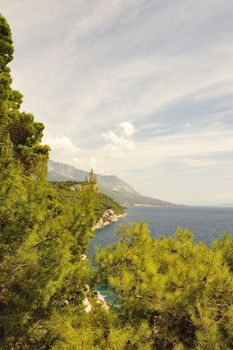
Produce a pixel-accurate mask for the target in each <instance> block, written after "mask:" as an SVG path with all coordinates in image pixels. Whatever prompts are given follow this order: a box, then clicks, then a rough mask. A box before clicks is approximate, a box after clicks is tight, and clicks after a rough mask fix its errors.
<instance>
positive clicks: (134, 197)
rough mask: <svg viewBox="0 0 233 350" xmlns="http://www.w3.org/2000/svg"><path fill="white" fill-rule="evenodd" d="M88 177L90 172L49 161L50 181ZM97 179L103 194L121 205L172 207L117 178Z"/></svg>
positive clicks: (111, 176) (79, 179) (102, 176)
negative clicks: (144, 194) (139, 191)
mask: <svg viewBox="0 0 233 350" xmlns="http://www.w3.org/2000/svg"><path fill="white" fill-rule="evenodd" d="M87 175H88V172H86V171H84V170H79V169H76V168H75V167H73V166H71V165H68V164H63V163H58V162H54V161H52V160H50V161H49V169H48V180H50V181H64V180H76V181H82V180H84V179H85V176H87ZM97 177H98V183H99V186H100V190H101V192H103V193H106V194H107V195H109V196H110V197H112V198H113V199H115V200H116V201H118V202H119V203H121V204H125V205H136V204H139V205H160V206H170V205H172V204H171V203H169V202H165V201H162V200H159V199H156V198H151V197H146V196H143V195H141V194H140V193H138V192H137V191H136V190H135V189H134V188H133V187H132V186H130V185H129V184H127V183H126V182H124V181H123V180H121V179H119V177H117V176H114V175H98V174H97Z"/></svg>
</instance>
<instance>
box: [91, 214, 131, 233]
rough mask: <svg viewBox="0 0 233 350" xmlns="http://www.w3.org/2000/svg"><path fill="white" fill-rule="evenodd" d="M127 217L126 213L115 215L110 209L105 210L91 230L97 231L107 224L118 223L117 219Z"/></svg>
mask: <svg viewBox="0 0 233 350" xmlns="http://www.w3.org/2000/svg"><path fill="white" fill-rule="evenodd" d="M125 216H127V213H126V212H124V213H122V214H115V213H114V211H113V210H112V209H107V210H106V211H105V212H104V214H103V216H102V217H101V218H100V219H99V221H98V222H97V223H96V224H95V226H94V228H93V230H98V229H100V228H103V227H105V226H107V225H109V224H112V223H113V222H116V221H118V220H119V219H121V218H123V217H125Z"/></svg>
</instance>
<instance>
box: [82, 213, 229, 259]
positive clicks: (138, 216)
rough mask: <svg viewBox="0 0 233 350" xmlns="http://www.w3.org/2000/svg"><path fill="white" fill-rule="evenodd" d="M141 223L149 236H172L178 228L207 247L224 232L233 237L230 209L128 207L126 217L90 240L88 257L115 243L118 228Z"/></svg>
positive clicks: (99, 231)
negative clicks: (146, 225) (95, 251)
mask: <svg viewBox="0 0 233 350" xmlns="http://www.w3.org/2000/svg"><path fill="white" fill-rule="evenodd" d="M140 220H144V221H145V222H146V223H147V224H148V226H149V228H150V231H151V234H152V236H154V237H159V236H160V235H161V234H164V235H167V236H169V235H171V234H172V233H174V232H175V231H176V229H177V227H182V228H188V229H189V230H190V231H192V232H193V234H194V235H195V240H196V241H197V242H198V241H204V242H206V243H207V244H208V245H210V244H211V242H212V241H213V240H214V239H216V238H218V237H219V236H221V235H222V234H223V233H224V232H225V231H227V232H230V233H233V208H207V207H147V208H142V207H130V208H128V216H127V217H125V218H123V219H121V220H120V221H118V222H116V223H114V224H112V225H109V226H106V227H105V228H103V229H101V230H98V231H97V232H96V236H95V238H93V239H92V240H91V243H90V247H89V252H88V253H89V254H93V253H94V250H95V246H96V245H101V246H105V245H108V244H111V243H113V242H116V241H117V237H116V236H115V232H116V230H117V229H118V227H119V225H121V224H125V223H127V222H134V221H140Z"/></svg>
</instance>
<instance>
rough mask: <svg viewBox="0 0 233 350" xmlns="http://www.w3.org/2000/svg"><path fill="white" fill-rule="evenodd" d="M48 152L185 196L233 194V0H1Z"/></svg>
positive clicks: (148, 190) (22, 82)
mask: <svg viewBox="0 0 233 350" xmlns="http://www.w3.org/2000/svg"><path fill="white" fill-rule="evenodd" d="M0 11H1V12H2V14H3V15H4V16H5V17H6V18H7V19H8V21H9V23H10V25H11V28H12V32H13V38H14V45H15V58H14V62H13V63H12V65H11V67H12V75H13V79H14V87H16V88H17V89H19V90H20V91H21V92H22V93H23V94H24V104H23V109H24V110H26V111H28V112H31V113H33V114H34V115H35V117H36V119H37V120H39V121H42V122H43V123H44V124H45V126H46V135H45V141H46V142H47V143H49V144H50V146H51V147H52V152H51V158H52V159H53V160H57V161H61V162H64V163H68V164H71V165H74V166H76V167H78V168H82V169H90V167H94V170H95V171H96V172H99V173H106V174H115V175H118V176H120V177H121V178H123V179H124V180H126V181H127V182H129V183H130V184H131V185H133V186H134V187H135V188H136V189H137V190H138V191H140V192H141V193H143V194H147V195H151V196H155V197H157V198H160V199H164V200H169V201H173V202H177V203H194V204H221V203H233V20H232V18H233V1H232V0H204V1H203V0H37V1H32V0H0Z"/></svg>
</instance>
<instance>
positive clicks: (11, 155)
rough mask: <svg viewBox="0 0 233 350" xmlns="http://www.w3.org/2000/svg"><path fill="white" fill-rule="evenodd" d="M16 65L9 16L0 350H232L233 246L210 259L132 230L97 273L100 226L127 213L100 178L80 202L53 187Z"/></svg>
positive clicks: (1, 21)
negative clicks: (93, 245)
mask: <svg viewBox="0 0 233 350" xmlns="http://www.w3.org/2000/svg"><path fill="white" fill-rule="evenodd" d="M12 59H13V43H12V38H11V31H10V27H9V25H8V23H7V21H6V20H5V18H4V17H3V16H1V15H0V349H2V350H190V349H193V350H221V349H224V350H231V349H232V348H233V236H232V235H230V234H225V235H224V236H223V237H222V238H221V239H219V240H218V241H216V242H213V245H212V247H207V246H206V245H205V244H204V243H199V244H196V243H195V241H194V240H193V237H192V234H191V233H190V232H189V231H183V230H182V229H179V230H178V231H177V232H176V233H175V234H174V235H173V236H172V237H170V238H165V237H161V238H160V239H153V238H152V237H151V235H150V232H149V231H148V228H147V226H146V224H145V223H143V222H142V223H139V224H136V223H133V224H131V225H129V226H123V227H121V229H120V230H119V232H118V233H117V235H118V238H119V240H118V243H116V244H113V245H111V246H108V247H106V248H103V249H99V250H98V252H97V254H96V256H95V258H94V263H93V264H91V263H90V262H89V261H87V259H86V256H85V252H86V250H87V247H88V244H89V240H90V238H91V237H92V236H93V226H94V224H95V222H96V217H95V216H98V215H101V212H102V211H103V210H104V209H105V207H106V206H108V205H110V204H111V205H113V204H114V205H115V210H118V209H119V210H120V207H119V206H118V205H117V204H116V203H113V201H112V200H110V199H109V198H107V197H106V196H104V195H102V194H98V193H97V192H96V183H95V176H94V174H93V173H90V176H89V177H88V178H87V179H86V180H85V187H84V189H83V190H80V191H71V190H67V184H64V183H63V184H59V185H56V184H51V183H49V182H48V181H47V180H46V179H47V163H48V158H49V147H48V146H44V145H41V140H42V136H43V129H44V127H43V125H42V124H41V123H38V122H36V121H35V120H34V117H33V115H31V114H28V113H26V112H21V110H20V106H21V103H22V94H21V93H20V92H18V91H16V90H14V89H13V88H12V78H11V75H10V69H9V67H8V65H9V63H10V62H11V60H12ZM100 234H101V233H100ZM98 288H102V289H103V290H106V291H107V292H108V295H110V296H111V298H110V300H111V303H109V305H107V304H106V302H104V300H103V298H102V297H101V295H100V294H99V293H98V292H97V289H98Z"/></svg>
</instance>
